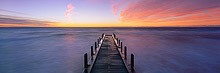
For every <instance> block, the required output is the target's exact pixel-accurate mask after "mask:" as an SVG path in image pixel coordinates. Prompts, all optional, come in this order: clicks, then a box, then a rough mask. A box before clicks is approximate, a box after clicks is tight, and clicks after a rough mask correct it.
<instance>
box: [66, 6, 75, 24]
mask: <svg viewBox="0 0 220 73" xmlns="http://www.w3.org/2000/svg"><path fill="white" fill-rule="evenodd" d="M74 9H75V7H74V6H72V4H71V3H70V4H68V5H67V10H66V12H65V16H66V18H67V19H68V20H70V21H72V18H71V15H72V14H73V12H72V11H73V10H74Z"/></svg>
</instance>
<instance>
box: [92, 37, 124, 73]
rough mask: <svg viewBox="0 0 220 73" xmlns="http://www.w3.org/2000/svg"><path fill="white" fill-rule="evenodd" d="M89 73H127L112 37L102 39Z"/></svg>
mask: <svg viewBox="0 0 220 73" xmlns="http://www.w3.org/2000/svg"><path fill="white" fill-rule="evenodd" d="M91 73H128V71H127V69H126V66H125V65H124V63H123V60H122V58H121V56H120V53H119V51H118V50H117V46H116V45H115V43H114V41H113V38H112V35H106V36H105V37H104V41H103V44H102V45H101V49H100V51H99V54H98V56H97V60H96V62H95V63H94V67H93V68H92V71H91Z"/></svg>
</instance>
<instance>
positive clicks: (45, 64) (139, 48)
mask: <svg viewBox="0 0 220 73" xmlns="http://www.w3.org/2000/svg"><path fill="white" fill-rule="evenodd" d="M0 31H1V32H0V36H1V38H0V40H1V41H0V69H1V70H0V72H1V73H30V72H31V73H79V72H81V71H82V69H83V54H84V53H86V52H87V53H90V52H89V51H90V46H92V45H94V42H95V41H97V38H98V37H99V36H100V35H101V34H102V33H103V32H104V33H108V34H111V33H112V32H114V33H116V35H117V37H119V39H121V41H122V42H123V45H126V46H127V47H128V54H129V55H128V57H130V54H131V53H134V54H135V68H136V70H137V72H138V73H218V72H219V68H220V57H219V55H220V54H219V52H220V50H219V43H220V37H219V36H220V34H219V33H220V32H219V30H216V29H215V30H214V31H213V30H210V28H209V30H204V29H201V30H200V29H197V30H193V31H192V30H191V29H190V30H188V29H181V30H179V29H178V30H177V29H171V28H169V29H164V28H161V29H158V28H157V29H153V28H150V29H149V28H148V29H146V28H140V29H139V28H7V29H6V28H4V29H2V28H1V29H0Z"/></svg>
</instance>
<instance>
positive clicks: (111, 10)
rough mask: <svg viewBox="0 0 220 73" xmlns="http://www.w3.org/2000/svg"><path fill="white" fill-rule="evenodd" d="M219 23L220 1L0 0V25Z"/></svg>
mask: <svg viewBox="0 0 220 73" xmlns="http://www.w3.org/2000/svg"><path fill="white" fill-rule="evenodd" d="M192 26H193V27H197V26H220V1H219V0H202V1H201V0H193V1H192V0H135V1H133V0H80V1H77V0H46V1H39V0H20V1H19V2H18V1H14V0H1V2H0V27H192Z"/></svg>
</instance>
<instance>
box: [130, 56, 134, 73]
mask: <svg viewBox="0 0 220 73" xmlns="http://www.w3.org/2000/svg"><path fill="white" fill-rule="evenodd" d="M131 71H132V72H134V54H133V53H132V54H131Z"/></svg>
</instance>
